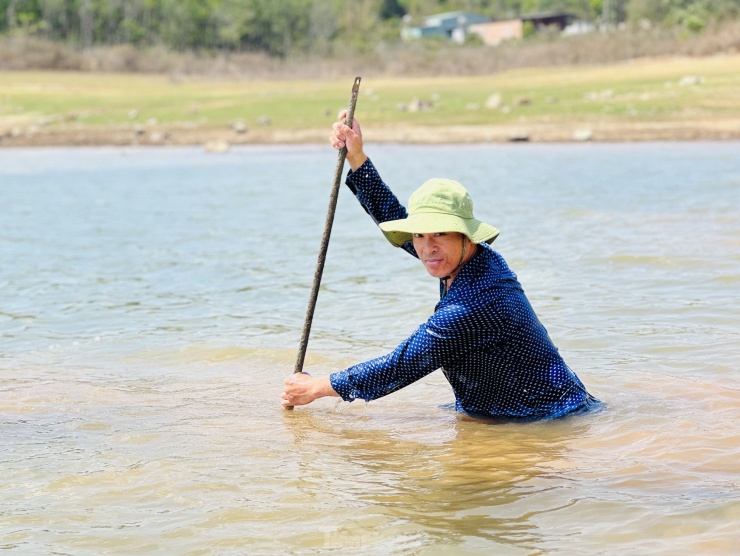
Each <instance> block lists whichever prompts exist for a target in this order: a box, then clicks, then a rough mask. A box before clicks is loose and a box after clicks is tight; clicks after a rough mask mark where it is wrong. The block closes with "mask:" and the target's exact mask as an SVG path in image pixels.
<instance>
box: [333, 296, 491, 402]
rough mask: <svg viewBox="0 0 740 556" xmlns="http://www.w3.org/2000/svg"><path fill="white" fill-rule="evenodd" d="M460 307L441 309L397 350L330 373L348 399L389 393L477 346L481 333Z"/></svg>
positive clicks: (372, 398) (334, 384)
mask: <svg viewBox="0 0 740 556" xmlns="http://www.w3.org/2000/svg"><path fill="white" fill-rule="evenodd" d="M466 313H467V312H466V311H465V310H464V309H463V308H460V307H447V308H445V309H443V310H440V311H437V312H436V313H435V314H434V315H432V317H430V319H429V320H428V321H427V322H426V323H424V324H423V325H421V326H420V327H419V328H418V329H417V330H416V332H414V333H413V334H412V335H411V336H410V337H409V338H407V339H406V340H404V341H403V342H402V343H401V344H400V345H399V346H398V347H397V348H396V349H395V350H393V352H391V353H389V354H388V355H384V356H382V357H378V358H376V359H371V360H370V361H366V362H364V363H360V364H358V365H354V366H352V367H349V368H348V369H345V370H344V371H341V372H338V373H334V374H332V375H331V376H330V378H329V379H330V381H331V385H332V387H333V388H334V390H335V391H336V392H337V393H338V394H339V395H340V396H341V397H342V399H343V400H345V401H352V400H354V399H356V398H360V399H364V400H367V401H370V400H374V399H377V398H380V397H383V396H386V395H388V394H390V393H392V392H395V391H396V390H399V389H401V388H403V387H405V386H408V385H409V384H411V383H413V382H416V381H417V380H419V379H420V378H423V377H424V376H426V375H428V374H430V373H432V372H433V371H435V370H437V369H439V368H440V367H444V366H446V365H450V364H451V363H452V362H453V361H454V360H455V359H457V358H458V357H460V356H462V355H464V354H465V353H467V352H468V351H469V350H471V349H475V348H476V346H477V344H478V343H479V338H478V335H477V334H476V333H475V331H474V329H472V328H471V327H470V326H469V325H470V319H469V318H468V315H467V314H466Z"/></svg>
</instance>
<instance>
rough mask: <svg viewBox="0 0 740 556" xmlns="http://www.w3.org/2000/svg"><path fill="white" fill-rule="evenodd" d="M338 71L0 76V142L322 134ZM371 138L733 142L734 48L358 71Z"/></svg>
mask: <svg viewBox="0 0 740 556" xmlns="http://www.w3.org/2000/svg"><path fill="white" fill-rule="evenodd" d="M353 77H354V76H353V75H352V74H348V75H347V76H346V78H342V79H341V80H314V81H309V80H300V81H288V80H278V81H269V80H260V81H254V80H252V81H233V80H232V81H227V80H205V79H202V78H198V79H195V78H194V79H189V80H182V79H177V80H176V79H172V78H169V77H167V76H161V75H146V74H130V75H126V74H110V73H107V74H103V73H66V72H33V73H31V72H0V137H1V139H0V144H1V145H3V146H12V145H17V146H21V145H53V144H62V145H68V144H69V145H83V144H115V145H129V144H152V143H153V144H202V143H205V142H208V141H214V140H219V141H224V142H228V143H230V144H239V143H265V142H267V143H269V142H323V141H325V140H326V137H327V134H328V128H329V124H330V122H331V121H333V119H334V117H335V115H336V112H337V111H338V110H339V109H340V108H342V107H344V106H346V104H347V100H348V96H349V90H350V88H351V84H352V79H353ZM357 117H358V119H361V121H362V122H363V124H364V125H365V129H366V130H367V131H366V136H367V138H368V139H369V140H371V141H372V140H376V141H414V142H445V141H449V142H458V141H501V140H514V139H528V140H532V141H564V140H573V139H581V140H585V139H591V140H596V141H598V140H646V139H679V140H687V139H738V138H740V55H737V54H734V55H721V56H713V57H705V58H658V59H643V60H636V61H633V62H630V63H620V64H614V65H608V66H596V67H588V66H586V67H584V66H579V67H577V68H576V67H554V68H547V69H520V70H512V71H507V72H502V73H498V74H495V75H489V76H474V77H434V78H397V77H394V78H375V77H368V78H365V79H364V80H363V83H362V88H361V96H360V100H359V104H358V109H357Z"/></svg>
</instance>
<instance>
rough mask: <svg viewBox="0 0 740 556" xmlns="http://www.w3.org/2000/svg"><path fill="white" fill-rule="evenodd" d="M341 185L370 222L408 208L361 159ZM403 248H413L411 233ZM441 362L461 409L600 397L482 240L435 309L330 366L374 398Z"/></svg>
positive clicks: (557, 412)
mask: <svg viewBox="0 0 740 556" xmlns="http://www.w3.org/2000/svg"><path fill="white" fill-rule="evenodd" d="M347 185H348V186H349V188H350V190H352V192H353V193H354V194H355V196H356V197H357V199H358V200H359V202H360V203H361V205H362V206H363V208H364V209H365V210H366V211H367V212H368V214H369V215H370V216H371V217H372V218H373V220H374V221H375V222H376V223H380V222H385V221H387V220H395V219H399V218H405V217H406V215H407V213H406V209H405V208H404V207H403V206H402V205H401V204H400V203H399V201H398V199H397V198H396V196H395V195H394V194H393V193H392V192H391V190H390V189H389V188H388V186H387V185H386V184H385V183H384V182H383V180H382V179H381V178H380V175H379V174H378V172H377V170H376V169H375V167H374V166H373V164H372V162H371V161H370V160H369V159H368V160H367V161H366V162H365V163H364V164H363V165H362V166H361V167H360V168H358V169H357V170H356V171H355V172H350V174H349V175H348V177H347ZM403 249H404V250H406V251H407V252H409V253H410V254H412V255H414V256H416V251H415V250H414V247H413V243H412V242H409V243H407V244H405V245H404V246H403ZM437 369H442V371H443V372H444V375H445V377H446V378H447V380H448V381H449V383H450V385H451V386H452V389H453V391H454V394H455V406H456V409H457V410H459V411H463V412H466V413H469V414H472V415H478V416H487V417H497V418H512V419H524V420H536V419H549V418H554V417H559V416H561V415H565V414H568V413H572V412H576V411H580V410H585V409H588V408H591V407H594V406H597V405H599V404H600V402H599V401H598V400H596V399H595V398H593V397H591V396H590V395H589V394H588V392H587V391H586V388H585V387H584V386H583V384H582V383H581V381H580V380H579V379H578V377H577V376H576V375H575V373H573V371H571V370H570V369H569V368H568V366H567V365H566V364H565V362H564V361H563V359H562V357H561V356H560V354H559V353H558V349H557V348H556V347H555V345H554V344H553V343H552V341H551V340H550V337H549V336H548V334H547V331H546V330H545V327H544V326H542V324H541V323H540V321H539V319H538V318H537V316H536V314H535V312H534V310H533V309H532V306H531V305H530V304H529V301H528V300H527V297H526V296H525V294H524V291H523V290H522V287H521V285H520V284H519V281H518V280H517V277H516V275H515V274H514V273H513V272H512V271H511V270H510V269H509V267H508V265H507V264H506V262H505V261H504V259H503V258H502V257H501V255H499V254H498V253H497V252H496V251H494V250H493V249H492V248H491V247H490V246H488V245H486V244H479V245H478V250H477V253H476V254H475V255H474V257H473V258H472V259H470V260H469V261H468V262H467V263H465V265H464V266H463V267H462V268H461V269H460V271H459V273H458V275H457V277H456V278H455V280H454V281H453V282H452V284H451V286H450V288H449V291H448V292H447V293H446V295H444V297H442V299H441V300H440V301H439V303H438V304H437V306H436V308H435V311H434V314H433V315H432V316H430V317H429V319H428V320H427V321H426V322H425V323H423V324H422V325H421V326H419V327H418V328H417V329H416V331H415V332H414V333H413V334H412V335H411V336H409V337H408V338H406V340H404V341H403V342H401V344H400V345H399V346H398V347H397V348H396V349H395V350H394V351H393V352H391V353H389V354H387V355H384V356H382V357H378V358H376V359H372V360H370V361H366V362H364V363H359V364H357V365H354V366H352V367H349V368H348V369H345V370H343V371H341V372H337V373H333V374H332V375H331V376H330V381H331V385H332V387H333V388H334V390H336V392H337V393H338V394H339V395H340V396H341V397H342V398H343V399H344V400H345V401H352V400H354V399H356V398H361V399H365V400H374V399H376V398H380V397H382V396H385V395H387V394H390V393H391V392H395V391H396V390H399V389H400V388H403V387H404V386H407V385H409V384H411V383H413V382H415V381H417V380H419V379H421V378H422V377H424V376H426V375H428V374H430V373H432V372H433V371H435V370H437Z"/></svg>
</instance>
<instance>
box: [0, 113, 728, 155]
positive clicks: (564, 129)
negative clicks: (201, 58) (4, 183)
mask: <svg viewBox="0 0 740 556" xmlns="http://www.w3.org/2000/svg"><path fill="white" fill-rule="evenodd" d="M329 134H330V129H329V126H328V125H327V126H326V127H325V128H313V129H297V130H284V129H277V128H267V127H266V128H257V129H250V130H248V131H246V132H242V133H237V132H234V131H233V130H223V129H212V128H206V129H193V128H192V127H182V126H165V125H157V126H151V127H149V128H147V129H145V130H142V129H141V128H135V127H132V126H127V127H117V128H110V127H108V128H92V127H90V128H87V127H86V128H66V129H64V128H38V129H29V130H25V131H22V132H18V130H15V131H14V132H5V133H1V134H0V148H4V147H92V146H128V147H135V146H166V145H171V146H203V147H204V148H206V149H207V150H213V151H218V150H223V149H227V148H229V147H230V146H238V145H281V144H282V145H291V144H324V143H326V142H327V140H328V137H329ZM364 137H365V140H366V141H367V142H370V143H398V144H445V143H448V144H469V143H512V142H531V143H579V142H595V143H597V142H609V143H626V142H647V141H679V142H691V141H736V140H740V118H730V119H722V120H698V121H697V120H694V121H663V122H656V121H636V122H609V123H605V122H590V123H587V122H574V123H572V124H567V125H562V124H542V123H531V124H529V123H521V124H518V125H451V126H433V127H432V126H411V125H398V126H394V127H387V126H378V127H371V128H370V129H367V130H364Z"/></svg>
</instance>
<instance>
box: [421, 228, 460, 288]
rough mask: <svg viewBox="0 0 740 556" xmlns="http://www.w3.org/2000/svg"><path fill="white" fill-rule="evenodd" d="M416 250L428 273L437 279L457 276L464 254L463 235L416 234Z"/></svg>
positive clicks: (452, 233) (446, 233)
mask: <svg viewBox="0 0 740 556" xmlns="http://www.w3.org/2000/svg"><path fill="white" fill-rule="evenodd" d="M414 249H416V254H417V255H419V259H420V260H421V262H422V263H423V264H424V268H426V269H427V272H428V273H429V274H431V275H432V276H434V277H435V278H444V277H445V276H450V277H451V278H452V279H454V278H455V276H452V273H453V271H455V270H456V269H457V270H456V272H455V275H457V272H459V270H460V269H459V268H457V266H458V265H459V264H460V258H461V256H462V252H463V235H462V234H461V233H459V232H442V233H436V234H414Z"/></svg>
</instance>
